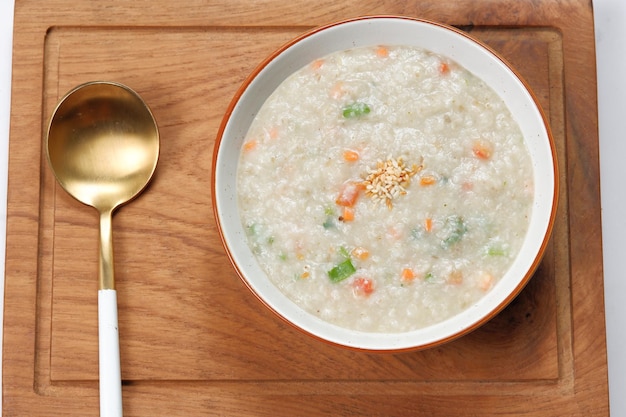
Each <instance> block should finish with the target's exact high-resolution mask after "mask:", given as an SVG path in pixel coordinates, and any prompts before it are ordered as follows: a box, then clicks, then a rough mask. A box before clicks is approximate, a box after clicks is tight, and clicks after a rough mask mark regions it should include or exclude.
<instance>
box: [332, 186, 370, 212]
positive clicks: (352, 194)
mask: <svg viewBox="0 0 626 417" xmlns="http://www.w3.org/2000/svg"><path fill="white" fill-rule="evenodd" d="M361 188H363V187H362V186H360V185H359V184H358V183H355V182H347V183H345V184H344V185H343V186H342V187H341V190H339V196H337V200H336V201H335V202H336V203H337V204H338V205H340V206H343V207H352V206H354V204H355V203H356V200H357V198H358V197H359V191H361Z"/></svg>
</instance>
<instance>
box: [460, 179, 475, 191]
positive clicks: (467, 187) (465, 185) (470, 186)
mask: <svg viewBox="0 0 626 417" xmlns="http://www.w3.org/2000/svg"><path fill="white" fill-rule="evenodd" d="M461 188H462V189H463V191H472V189H473V188H474V184H473V183H471V182H469V181H465V182H464V183H463V184H462V185H461Z"/></svg>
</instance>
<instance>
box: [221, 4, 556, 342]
mask: <svg viewBox="0 0 626 417" xmlns="http://www.w3.org/2000/svg"><path fill="white" fill-rule="evenodd" d="M380 44H385V45H410V46H417V47H420V48H424V49H427V50H430V51H432V52H434V53H437V54H440V55H444V56H447V57H449V58H450V59H452V60H453V61H456V62H457V63H459V64H460V65H461V66H463V67H465V68H466V69H467V70H469V71H470V72H472V73H474V74H475V75H477V76H478V77H480V78H481V79H483V80H484V81H485V82H486V83H487V84H488V85H489V86H491V88H493V89H494V90H495V91H496V92H497V93H498V94H499V95H500V96H501V97H502V99H503V100H504V101H505V103H506V104H507V105H508V107H509V109H510V110H511V112H512V114H513V115H514V117H515V118H516V120H517V122H518V123H519V125H520V127H521V129H522V133H523V135H524V137H525V140H526V143H527V147H528V149H529V151H530V154H531V158H532V163H533V167H534V183H535V198H534V203H533V209H532V216H531V219H530V227H529V231H528V233H527V237H526V239H525V241H524V243H523V246H522V248H521V251H520V253H519V255H518V256H517V258H516V259H515V260H514V262H513V264H512V266H511V268H510V270H509V271H508V273H506V274H505V276H504V277H502V278H501V280H500V281H499V282H498V283H497V284H496V285H495V286H494V288H493V289H492V290H491V291H490V292H489V293H487V294H486V295H485V296H484V297H483V298H482V299H481V300H479V301H478V302H477V303H476V304H475V305H473V306H472V307H470V308H468V309H467V310H466V311H464V312H462V313H461V314H458V315H457V316H454V317H452V318H450V319H448V320H445V321H443V322H440V323H438V324H435V325H432V326H429V327H426V328H423V329H419V330H414V331H410V332H405V333H367V332H359V331H354V330H347V329H345V328H341V327H338V326H335V325H332V324H330V323H328V322H325V321H323V320H322V319H320V318H318V317H316V316H313V315H311V314H309V313H307V312H305V311H304V310H303V309H301V308H300V307H298V306H297V305H296V304H295V303H293V302H292V301H291V300H289V299H288V298H287V297H286V296H285V295H283V294H282V293H281V292H280V291H279V290H278V289H277V288H276V287H275V286H274V285H273V284H272V282H271V281H270V280H269V279H268V277H267V275H266V274H265V272H264V271H263V270H262V269H261V268H260V267H259V265H258V264H257V261H256V259H255V257H254V255H253V253H252V252H251V250H250V249H249V247H248V244H247V238H246V233H245V231H244V229H243V226H242V224H241V221H240V219H239V212H238V207H237V186H236V173H237V164H238V160H239V154H240V150H241V147H242V143H243V140H244V137H245V135H246V133H247V131H248V128H249V126H250V124H251V122H252V120H253V119H254V117H255V116H256V114H257V112H258V110H259V109H260V107H261V106H262V105H263V103H264V102H265V100H266V99H267V98H268V97H269V96H270V94H271V93H272V92H273V91H274V90H275V89H276V88H277V87H278V85H279V84H280V83H281V82H282V81H283V80H284V79H285V78H287V77H288V76H289V75H290V74H292V73H293V72H295V71H297V70H298V69H300V68H301V67H303V66H305V65H307V64H309V63H310V62H312V61H314V60H315V59H317V58H321V57H323V56H325V55H328V54H330V53H332V52H336V51H340V50H344V49H349V48H353V47H361V46H368V45H380ZM213 169H214V175H213V180H212V192H213V203H214V205H213V207H214V213H215V216H216V220H217V224H218V228H219V231H220V234H221V238H222V241H223V243H224V247H225V248H226V251H227V253H228V256H229V257H230V260H231V262H232V264H233V266H234V268H235V269H236V271H237V273H238V274H239V275H240V277H241V278H242V279H243V282H244V283H245V284H246V285H247V286H248V287H249V288H250V290H251V291H252V292H253V293H254V294H255V295H256V296H257V297H258V298H259V299H260V300H261V301H262V302H263V303H264V304H265V305H266V306H267V307H268V308H270V309H271V310H272V311H274V312H275V313H276V314H277V315H278V316H279V317H281V318H283V319H284V320H286V321H287V322H288V323H291V324H293V325H294V326H295V327H296V328H298V329H300V330H302V331H304V332H305V333H308V334H310V335H312V336H314V337H317V338H320V339H322V340H324V341H327V342H331V343H333V344H337V345H341V346H345V347H350V348H355V349H363V350H368V351H401V350H409V349H422V348H427V347H432V346H435V345H438V344H441V343H444V342H447V341H450V340H452V339H455V338H457V337H459V336H461V335H463V334H466V333H468V332H470V331H472V330H473V329H476V328H477V327H479V326H480V325H482V324H483V323H485V322H486V321H488V320H489V319H491V318H492V317H493V316H495V315H496V314H497V313H498V312H499V311H500V310H502V309H503V308H504V307H505V306H506V305H507V304H508V303H509V302H510V301H511V300H512V299H513V298H514V297H515V296H516V295H517V294H518V293H519V292H520V291H521V290H522V288H523V287H524V286H525V285H526V283H527V282H528V280H529V279H530V277H531V276H532V274H533V272H534V271H535V269H536V267H537V266H538V264H539V262H540V260H541V257H542V255H543V252H544V250H545V247H546V244H547V242H548V239H549V236H550V232H551V229H552V224H553V221H554V216H555V212H556V200H557V192H558V181H557V179H558V176H557V166H556V154H555V149H554V143H553V140H552V137H551V134H550V131H549V128H548V126H547V122H546V119H545V117H544V115H543V113H542V111H541V109H540V108H539V105H538V104H537V101H536V99H535V97H534V96H533V94H532V93H531V92H530V91H529V89H528V87H527V86H526V84H525V83H524V82H523V81H522V80H521V79H520V77H519V76H518V75H517V74H516V72H515V71H514V70H513V69H512V68H511V66H510V65H508V64H507V63H506V62H505V61H504V60H503V59H502V58H500V57H499V56H498V55H497V54H495V53H494V52H493V51H492V50H490V49H489V48H487V47H486V46H485V45H483V44H481V43H479V42H477V41H476V40H474V39H472V38H471V37H469V36H468V35H467V34H465V33H463V32H461V31H459V30H457V29H454V28H451V27H448V26H445V25H441V24H438V23H434V22H428V21H424V20H418V19H412V18H405V17H392V16H381V17H363V18H357V19H352V20H347V21H342V22H337V23H334V24H330V25H327V26H324V27H320V28H317V29H314V30H312V31H310V32H307V33H305V34H303V35H301V36H300V37H298V38H296V39H294V40H292V41H291V42H289V43H287V44H286V45H284V46H283V47H281V48H280V49H279V50H277V51H276V52H274V53H273V54H272V55H271V56H269V57H268V58H267V59H266V60H265V61H263V62H262V63H261V64H260V65H259V66H258V67H257V68H256V69H255V70H254V72H253V73H252V74H251V75H250V76H249V77H248V78H247V79H246V80H245V82H244V83H243V85H242V86H241V88H240V89H239V90H238V92H237V94H236V95H235V97H234V99H233V101H232V102H231V104H230V106H229V107H228V110H227V112H226V114H225V116H224V119H223V121H222V125H221V127H220V130H219V133H218V136H217V141H216V145H215V151H214V157H213Z"/></svg>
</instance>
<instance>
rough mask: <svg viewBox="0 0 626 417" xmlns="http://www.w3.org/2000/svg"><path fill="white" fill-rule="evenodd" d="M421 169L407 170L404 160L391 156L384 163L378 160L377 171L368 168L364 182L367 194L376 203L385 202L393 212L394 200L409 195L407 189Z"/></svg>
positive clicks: (412, 168)
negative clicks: (412, 178)
mask: <svg viewBox="0 0 626 417" xmlns="http://www.w3.org/2000/svg"><path fill="white" fill-rule="evenodd" d="M421 169H422V165H421V164H420V165H415V164H413V165H412V166H411V168H407V166H406V165H405V164H404V161H403V160H402V158H398V159H395V158H392V157H391V155H389V156H388V157H387V160H385V161H384V162H383V161H381V160H378V161H377V162H376V168H375V169H370V168H367V170H366V172H367V176H366V178H365V180H364V181H363V185H364V186H365V190H366V193H365V194H366V195H367V196H368V197H371V198H372V199H373V200H374V202H375V203H378V202H381V201H384V202H385V204H386V205H387V207H388V208H389V209H390V210H391V209H392V208H393V203H392V200H393V199H395V198H398V197H399V196H401V195H405V194H406V193H407V192H406V189H405V187H408V186H409V184H410V183H411V177H412V176H413V175H415V174H417V173H418V172H419V171H420V170H421Z"/></svg>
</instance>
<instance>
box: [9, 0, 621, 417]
mask: <svg viewBox="0 0 626 417" xmlns="http://www.w3.org/2000/svg"><path fill="white" fill-rule="evenodd" d="M13 10H14V0H0V288H1V289H2V290H3V289H4V253H5V247H6V191H7V176H8V174H7V171H8V169H7V165H8V163H7V162H8V153H9V152H8V136H9V119H10V118H9V115H10V97H11V55H12V37H13ZM594 14H595V23H596V54H597V70H598V99H599V106H598V107H599V123H600V159H601V166H600V170H601V187H602V222H603V226H602V232H603V246H604V286H605V304H606V324H607V346H608V354H609V392H610V406H611V415H613V416H626V302H624V300H623V299H624V298H625V297H626V253H624V251H625V250H626V245H624V244H623V243H624V237H625V236H626V213H625V212H626V208H625V207H626V183H625V182H624V181H623V179H624V178H626V0H594ZM583 87H584V86H583ZM3 299H4V297H0V321H1V319H2V314H3V308H2V307H3ZM1 340H2V330H1V328H0V342H1ZM1 359H2V351H0V360H1ZM1 377H2V376H1V374H0V381H1ZM1 414H2V410H0V415H1ZM590 417H591V416H590Z"/></svg>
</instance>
